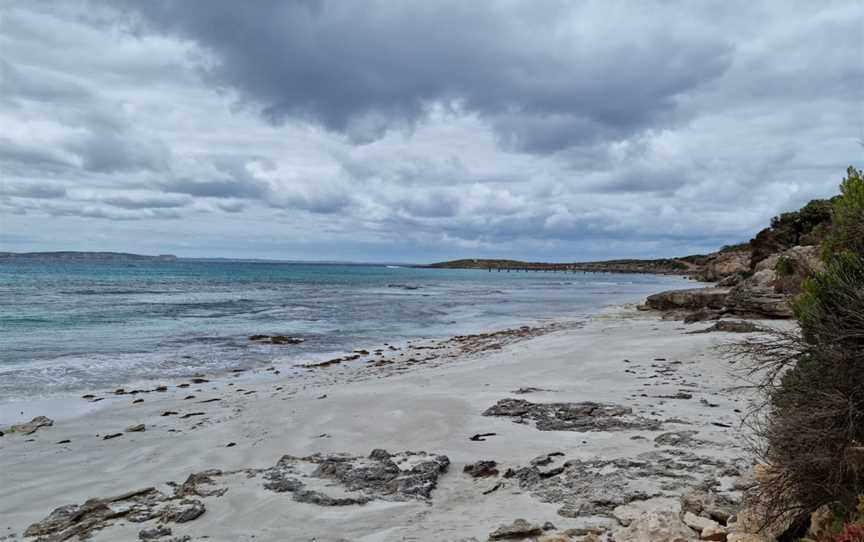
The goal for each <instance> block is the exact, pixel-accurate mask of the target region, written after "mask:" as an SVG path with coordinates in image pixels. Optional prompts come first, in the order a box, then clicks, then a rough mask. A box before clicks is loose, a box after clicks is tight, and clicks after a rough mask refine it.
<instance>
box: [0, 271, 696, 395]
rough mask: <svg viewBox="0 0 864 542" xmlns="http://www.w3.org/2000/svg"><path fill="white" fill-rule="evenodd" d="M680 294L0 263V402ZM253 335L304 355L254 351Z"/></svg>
mask: <svg viewBox="0 0 864 542" xmlns="http://www.w3.org/2000/svg"><path fill="white" fill-rule="evenodd" d="M681 281H682V279H681V278H680V277H665V276H652V275H611V274H583V273H574V274H564V273H515V272H514V273H497V272H493V273H489V272H487V271H482V270H447V269H417V268H410V267H395V266H384V265H335V264H297V263H261V262H240V261H219V262H204V261H182V260H181V261H178V262H152V263H134V264H126V263H77V262H76V263H69V262H63V263H55V262H52V263H16V264H9V263H2V264H0V400H9V399H21V398H32V397H34V396H46V395H53V394H57V393H65V392H71V391H78V390H83V389H93V388H96V387H105V386H113V385H119V384H122V383H124V382H130V381H136V380H141V379H152V378H162V377H166V376H167V377H170V376H182V375H188V374H192V373H195V372H218V371H222V370H225V369H229V368H237V367H253V366H257V365H261V364H264V363H272V362H280V363H285V362H288V363H290V362H294V361H296V362H308V361H313V360H316V359H321V358H323V357H326V356H330V355H333V354H334V353H341V352H344V351H348V350H351V349H353V348H358V347H364V346H365V347H374V346H377V345H380V344H382V343H384V342H391V343H392V342H400V341H404V340H407V339H409V338H414V337H444V336H449V335H454V334H460V333H470V332H474V331H481V330H490V329H500V328H503V327H508V326H512V325H521V324H531V323H537V322H542V321H548V320H551V319H561V318H576V317H580V316H584V315H588V314H592V313H595V312H597V311H599V310H601V309H603V308H604V307H608V306H610V305H617V304H622V303H629V302H637V301H639V300H641V298H643V297H644V296H645V295H647V294H649V293H652V292H656V291H659V290H662V289H667V288H672V287H675V286H676V285H678V284H680V283H681ZM252 334H280V335H290V336H297V337H302V338H304V339H305V342H303V343H302V344H299V345H269V344H257V343H253V342H251V341H249V340H248V336H249V335H252Z"/></svg>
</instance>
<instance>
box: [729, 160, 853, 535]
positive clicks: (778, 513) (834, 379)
mask: <svg viewBox="0 0 864 542" xmlns="http://www.w3.org/2000/svg"><path fill="white" fill-rule="evenodd" d="M817 214H818V213H817ZM781 216H783V215H781ZM831 216H832V220H833V222H832V225H831V228H830V234H829V235H828V238H827V239H826V241H825V247H826V250H825V251H824V252H823V260H824V262H825V269H824V271H823V272H819V273H815V274H814V275H813V276H811V277H809V278H807V279H806V280H805V281H804V283H803V287H802V288H803V291H802V293H801V294H800V295H799V296H798V297H797V298H795V299H794V301H793V303H792V305H793V311H794V314H795V317H796V319H797V320H798V324H799V328H800V329H799V330H797V331H779V330H778V331H774V332H772V333H771V334H769V335H767V336H761V337H756V338H753V339H750V340H748V341H745V343H742V344H741V345H738V348H737V350H738V352H739V353H744V354H747V355H748V356H749V357H750V359H751V360H752V362H753V363H752V364H751V365H749V371H750V372H749V375H750V376H751V377H752V376H757V375H758V378H757V385H758V387H759V389H760V390H761V391H762V392H763V394H764V398H765V402H764V404H763V405H762V408H760V409H759V410H757V411H756V412H754V413H753V416H752V417H751V418H750V421H751V427H752V428H753V429H754V431H755V435H756V437H757V438H758V440H757V444H758V445H757V447H756V448H755V450H756V451H757V453H758V454H759V456H760V458H761V460H762V461H763V462H764V463H765V464H766V465H768V468H769V470H770V473H771V475H770V476H766V477H765V478H764V479H763V480H761V481H760V483H759V484H758V485H757V487H756V488H755V490H754V492H753V494H752V495H751V498H753V499H754V502H758V503H760V510H761V511H762V512H763V515H764V518H763V519H764V521H765V523H766V525H767V524H770V523H772V522H774V521H775V520H777V519H779V518H790V517H793V518H798V519H802V520H803V519H805V518H807V517H808V515H809V513H810V512H812V511H814V510H816V509H818V508H819V507H821V506H823V505H827V506H829V507H831V509H832V510H834V511H835V513H837V515H838V517H840V518H847V519H848V518H854V517H855V514H856V511H857V508H856V506H857V505H858V495H861V494H864V179H862V176H861V172H860V171H858V170H855V169H854V168H849V170H848V172H847V177H846V178H845V179H844V180H843V183H842V184H841V194H840V196H838V197H837V198H834V199H833V200H832V209H831ZM781 262H782V260H781ZM783 265H784V264H781V263H780V262H778V269H777V271H778V274H782V271H783V270H784V269H783ZM862 519H864V518H862ZM859 523H860V522H858V521H854V520H852V521H850V524H849V526H848V529H846V531H845V534H843V533H841V534H842V536H845V537H846V538H842V539H843V540H849V541H852V540H856V539H855V538H854V537H855V536H858V535H857V534H856V533H858V530H857V529H858V528H859V527H858V526H856V525H858V524H859ZM838 536H840V534H838ZM837 540H841V538H837Z"/></svg>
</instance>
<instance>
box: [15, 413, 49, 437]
mask: <svg viewBox="0 0 864 542" xmlns="http://www.w3.org/2000/svg"><path fill="white" fill-rule="evenodd" d="M52 425H54V420H52V419H51V418H48V417H46V416H36V417H35V418H33V419H32V420H30V421H29V422H27V423H21V424H18V425H13V426H12V427H10V428H9V432H10V433H18V434H20V435H32V434H33V433H35V432H36V431H38V430H39V428H41V427H51V426H52Z"/></svg>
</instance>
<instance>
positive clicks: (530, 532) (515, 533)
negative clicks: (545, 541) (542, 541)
mask: <svg viewBox="0 0 864 542" xmlns="http://www.w3.org/2000/svg"><path fill="white" fill-rule="evenodd" d="M540 534H543V527H541V526H540V525H538V524H536V523H528V522H527V521H525V520H524V519H521V518H520V519H517V520H514V521H513V523H511V524H510V525H501V526H500V527H498V528H497V529H495V530H494V531H492V532H491V533H489V540H506V539H508V538H527V537H529V536H537V535H540Z"/></svg>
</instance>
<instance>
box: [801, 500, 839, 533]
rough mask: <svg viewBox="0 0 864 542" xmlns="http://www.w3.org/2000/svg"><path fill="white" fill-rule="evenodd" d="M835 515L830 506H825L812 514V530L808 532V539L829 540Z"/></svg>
mask: <svg viewBox="0 0 864 542" xmlns="http://www.w3.org/2000/svg"><path fill="white" fill-rule="evenodd" d="M834 518H835V515H834V513H833V512H832V511H831V508H829V507H828V505H826V504H823V505H822V506H820V507H819V508H817V509H816V511H815V512H813V513H812V514H810V528H809V529H808V530H807V535H808V536H807V537H808V538H812V539H815V540H822V539H825V538H828V536H830V535H831V534H832V529H831V528H832V527H833V525H832V524H833V522H834Z"/></svg>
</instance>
